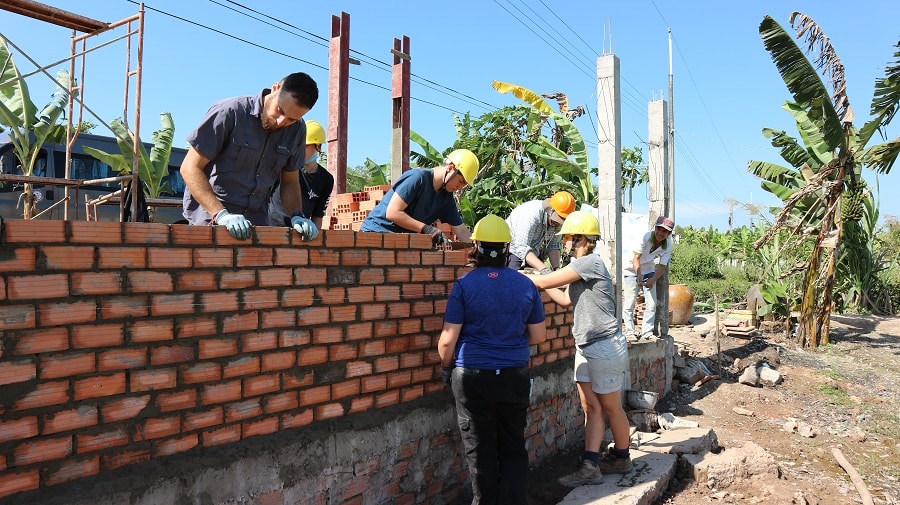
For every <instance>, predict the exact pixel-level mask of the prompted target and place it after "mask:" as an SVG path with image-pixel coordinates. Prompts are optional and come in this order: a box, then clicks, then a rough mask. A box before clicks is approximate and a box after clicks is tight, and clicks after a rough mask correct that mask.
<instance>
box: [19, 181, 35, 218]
mask: <svg viewBox="0 0 900 505" xmlns="http://www.w3.org/2000/svg"><path fill="white" fill-rule="evenodd" d="M20 198H21V199H22V218H23V219H31V216H33V215H34V214H35V210H36V207H37V201H36V200H35V198H34V186H33V185H31V184H28V183H25V185H24V190H23V191H22V196H21V197H20Z"/></svg>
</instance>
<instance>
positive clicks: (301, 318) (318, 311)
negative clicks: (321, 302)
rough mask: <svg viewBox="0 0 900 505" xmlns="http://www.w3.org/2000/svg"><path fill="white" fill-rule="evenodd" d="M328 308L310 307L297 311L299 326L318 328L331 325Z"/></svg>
mask: <svg viewBox="0 0 900 505" xmlns="http://www.w3.org/2000/svg"><path fill="white" fill-rule="evenodd" d="M328 315H329V313H328V307H309V308H307V309H300V310H298V311H297V324H298V325H302V326H316V325H320V324H326V323H329V322H330V320H329V319H328Z"/></svg>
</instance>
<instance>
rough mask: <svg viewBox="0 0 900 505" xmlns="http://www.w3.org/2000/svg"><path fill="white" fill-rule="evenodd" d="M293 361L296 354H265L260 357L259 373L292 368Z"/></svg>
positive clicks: (282, 352)
mask: <svg viewBox="0 0 900 505" xmlns="http://www.w3.org/2000/svg"><path fill="white" fill-rule="evenodd" d="M295 361H296V353H295V352H293V351H281V352H270V353H265V354H263V355H262V356H261V363H260V371H262V372H271V371H273V370H286V369H288V368H290V367H292V366H294V363H295Z"/></svg>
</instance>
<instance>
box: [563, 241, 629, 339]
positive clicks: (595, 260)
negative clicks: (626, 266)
mask: <svg viewBox="0 0 900 505" xmlns="http://www.w3.org/2000/svg"><path fill="white" fill-rule="evenodd" d="M569 266H571V267H572V269H573V270H575V271H576V272H578V275H579V276H581V280H578V281H575V282H573V283H572V284H571V285H569V298H570V299H571V300H572V305H573V306H574V307H575V321H574V324H573V325H572V333H573V335H574V337H575V345H577V346H579V347H585V346H587V345H588V344H591V343H593V342H594V341H597V340H603V339H607V338H610V337H612V336H615V335H616V334H617V333H619V321H618V319H617V318H616V300H615V298H614V296H613V288H612V278H611V277H610V276H609V270H608V269H607V268H606V265H605V264H604V263H603V260H602V259H601V258H600V256H598V255H596V254H588V255H586V256H582V257H581V258H576V259H574V260H572V262H571V263H570V264H569Z"/></svg>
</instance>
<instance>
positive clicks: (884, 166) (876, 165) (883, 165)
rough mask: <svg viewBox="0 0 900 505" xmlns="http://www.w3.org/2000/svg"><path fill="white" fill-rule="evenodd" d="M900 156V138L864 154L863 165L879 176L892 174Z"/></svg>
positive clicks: (875, 146)
mask: <svg viewBox="0 0 900 505" xmlns="http://www.w3.org/2000/svg"><path fill="white" fill-rule="evenodd" d="M898 154H900V138H897V139H894V140H892V141H890V142H885V143H883V144H878V145H874V146H872V147H870V148H868V149H867V150H866V151H865V153H863V158H862V159H863V163H865V164H866V166H868V167H869V168H871V169H872V170H874V171H876V172H878V173H879V174H887V173H890V171H891V167H893V166H894V163H895V162H896V161H897V155H898Z"/></svg>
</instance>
